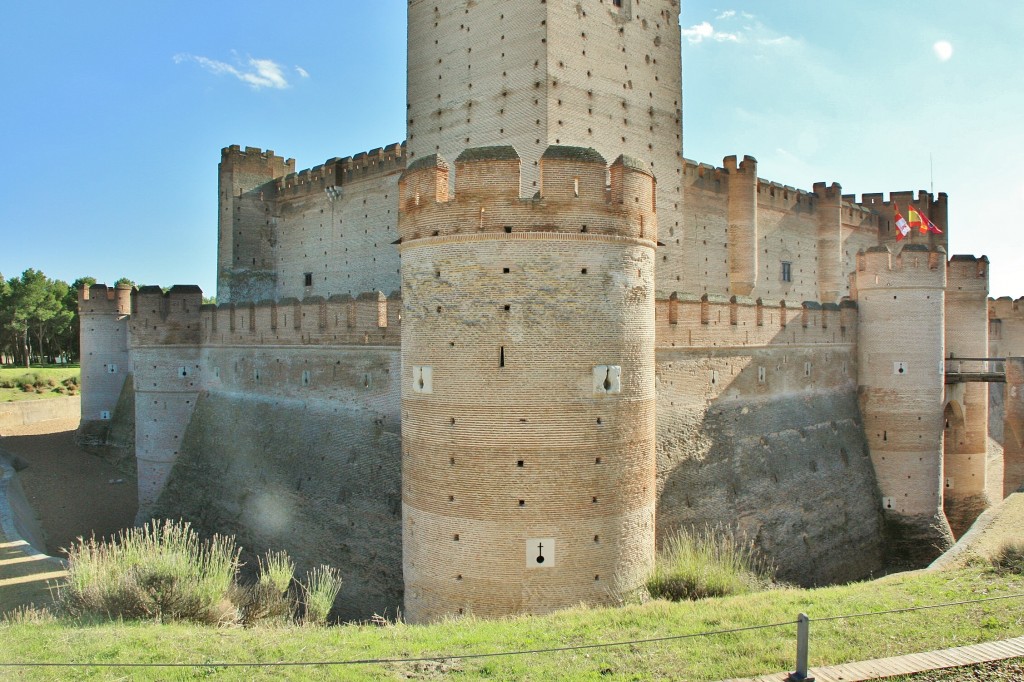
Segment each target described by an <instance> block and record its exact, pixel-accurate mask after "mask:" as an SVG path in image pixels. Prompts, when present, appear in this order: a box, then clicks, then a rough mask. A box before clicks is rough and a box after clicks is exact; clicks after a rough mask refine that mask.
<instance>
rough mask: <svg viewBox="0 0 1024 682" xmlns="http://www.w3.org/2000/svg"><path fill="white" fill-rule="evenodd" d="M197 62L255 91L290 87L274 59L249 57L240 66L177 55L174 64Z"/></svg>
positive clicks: (300, 73)
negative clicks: (235, 79) (232, 77)
mask: <svg viewBox="0 0 1024 682" xmlns="http://www.w3.org/2000/svg"><path fill="white" fill-rule="evenodd" d="M182 62H195V63H196V64H198V65H199V66H201V67H202V68H204V69H206V70H207V71H209V72H210V73H212V74H214V75H215V76H223V75H225V74H226V75H229V76H234V77H235V78H237V79H238V80H240V81H242V82H243V83H246V84H248V85H249V86H250V87H251V88H252V89H253V90H260V89H262V88H272V89H274V90H283V89H285V88H287V87H289V83H288V79H287V78H286V77H285V72H284V68H283V67H282V66H281V65H280V64H278V63H277V62H275V61H274V60H272V59H254V58H252V57H249V58H248V60H246V62H245V63H244V64H242V62H241V60H238V65H237V66H236V65H232V64H228V63H227V62H222V61H218V60H216V59H210V58H209V57H203V56H200V55H192V54H184V53H182V54H176V55H174V63H175V64H181V63H182ZM295 70H296V71H297V72H298V73H299V75H300V76H301V77H302V78H308V77H309V73H308V72H306V70H305V69H303V68H302V67H299V66H297V67H295Z"/></svg>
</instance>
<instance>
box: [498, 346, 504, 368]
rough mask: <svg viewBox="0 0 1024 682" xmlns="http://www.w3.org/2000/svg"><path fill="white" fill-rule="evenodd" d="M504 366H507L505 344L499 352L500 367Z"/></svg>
mask: <svg viewBox="0 0 1024 682" xmlns="http://www.w3.org/2000/svg"><path fill="white" fill-rule="evenodd" d="M504 366H505V346H502V347H501V350H500V351H499V353H498V367H504Z"/></svg>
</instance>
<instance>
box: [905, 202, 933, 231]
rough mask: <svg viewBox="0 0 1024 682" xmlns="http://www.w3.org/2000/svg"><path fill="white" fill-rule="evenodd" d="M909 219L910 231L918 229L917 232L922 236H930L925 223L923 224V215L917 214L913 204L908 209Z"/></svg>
mask: <svg viewBox="0 0 1024 682" xmlns="http://www.w3.org/2000/svg"><path fill="white" fill-rule="evenodd" d="M907 218H908V219H909V222H910V229H914V228H915V227H916V228H917V231H918V232H920V233H921V234H928V228H927V227H926V226H925V224H924V223H923V222H921V214H920V213H918V212H917V209H916V208H914V205H913V204H910V206H909V207H908V208H907Z"/></svg>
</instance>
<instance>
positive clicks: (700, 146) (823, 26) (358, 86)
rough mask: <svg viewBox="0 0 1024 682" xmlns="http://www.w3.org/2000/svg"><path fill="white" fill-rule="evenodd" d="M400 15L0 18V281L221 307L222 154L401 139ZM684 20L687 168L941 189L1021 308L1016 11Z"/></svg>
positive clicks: (792, 5)
mask: <svg viewBox="0 0 1024 682" xmlns="http://www.w3.org/2000/svg"><path fill="white" fill-rule="evenodd" d="M444 1H446V2H449V1H455V0H444ZM559 1H567V0H559ZM405 8H406V3H405V2H404V0H376V1H375V2H372V3H366V2H357V1H356V0H338V1H336V2H332V3H315V4H313V5H307V6H305V7H304V10H303V11H301V12H298V11H293V10H292V9H291V6H289V5H287V4H282V3H280V2H274V3H271V2H262V1H251V0H250V1H246V2H236V1H233V0H222V1H218V2H216V3H211V2H201V3H200V2H191V1H180V0H179V1H177V2H173V3H172V2H145V3H143V2H138V1H137V0H136V1H132V2H128V1H111V2H101V3H80V2H69V1H65V0H53V1H51V2H49V3H8V4H7V5H6V6H5V8H4V18H3V24H2V26H0V59H2V63H3V64H4V65H5V68H4V69H3V70H0V92H3V94H4V97H3V101H4V103H3V105H0V135H2V139H3V147H4V150H5V152H6V155H7V158H8V161H7V163H6V164H4V165H3V167H2V170H0V273H2V274H3V275H4V276H6V277H11V276H15V275H17V274H19V273H20V272H21V271H22V270H24V269H25V268H27V267H35V268H39V269H42V270H43V271H44V272H46V273H47V274H48V275H49V276H51V277H57V278H61V279H65V280H67V281H71V280H73V279H74V278H75V277H78V276H81V275H93V276H95V277H97V278H98V279H99V280H100V281H107V282H113V281H114V280H115V279H117V278H118V277H121V276H127V277H130V278H131V279H134V280H135V281H137V282H139V283H146V284H162V285H170V284H175V283H196V284H199V285H200V286H201V287H202V288H203V290H204V291H206V292H207V293H211V294H212V293H213V291H214V284H215V280H216V238H217V235H216V224H217V223H216V221H217V211H216V191H217V185H216V171H217V162H218V161H219V158H220V149H221V147H224V146H227V145H230V144H240V145H243V146H245V145H250V146H256V147H262V148H270V149H274V150H275V151H276V152H278V153H279V154H281V155H284V156H288V157H294V158H295V159H297V165H298V167H299V168H308V167H310V166H313V165H316V164H318V163H321V162H323V161H324V160H326V159H328V158H331V157H334V156H345V155H349V154H353V153H356V152H359V151H364V150H368V149H371V148H373V147H378V146H383V145H385V144H389V143H391V142H398V141H400V140H402V139H403V138H404V134H405V130H404V115H403V112H404V108H405ZM681 23H682V25H683V30H684V38H683V44H684V49H683V61H684V65H683V72H684V80H683V83H684V85H683V87H684V153H685V155H686V156H687V157H688V158H691V159H695V160H698V161H703V162H707V163H715V164H720V163H721V160H722V157H723V156H726V155H728V154H741V155H742V154H751V155H753V156H756V157H757V159H758V161H759V173H760V175H761V176H762V177H764V178H767V179H770V180H775V181H778V182H782V183H784V184H788V185H794V186H796V187H800V188H809V187H810V186H811V185H812V184H813V183H814V182H816V181H821V180H823V181H827V182H832V181H838V182H840V183H841V184H842V185H843V189H844V191H845V192H847V193H857V194H862V193H864V192H886V193H888V192H889V191H892V190H918V189H929V186H930V184H931V181H932V177H933V176H934V186H935V190H936V191H944V192H947V193H949V195H950V223H951V230H950V233H951V235H950V237H951V250H952V251H953V252H954V253H973V254H976V255H981V254H987V255H988V256H989V257H990V258H991V259H992V261H993V269H992V293H993V295H1012V296H1015V297H1016V296H1021V295H1024V220H1022V218H1021V216H1024V166H1022V165H1021V163H1020V161H1019V158H1018V157H1019V156H1021V152H1022V151H1024V125H1022V124H1021V112H1022V111H1024V49H1022V48H1021V47H1020V36H1021V35H1024V3H1021V2H994V1H993V0H977V1H975V2H971V3H966V2H963V1H962V0H936V1H933V2H924V1H916V0H913V1H909V2H905V1H901V2H899V3H895V2H884V1H882V0H862V1H860V2H851V1H848V0H833V1H832V2H824V1H822V0H779V1H776V2H771V3H768V2H763V1H762V2H752V1H745V2H707V1H704V0H701V1H690V2H687V1H686V0H684V2H683V18H682V22H681Z"/></svg>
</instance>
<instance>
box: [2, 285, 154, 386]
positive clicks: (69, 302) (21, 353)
mask: <svg viewBox="0 0 1024 682" xmlns="http://www.w3.org/2000/svg"><path fill="white" fill-rule="evenodd" d="M95 283H96V278H95V277H79V278H78V279H76V280H75V281H74V282H72V283H71V284H68V283H67V282H64V281H62V280H59V279H50V278H49V277H47V276H46V275H45V274H43V273H42V272H41V271H39V270H34V269H32V268H29V269H28V270H26V271H25V272H23V273H21V277H15V278H12V279H4V276H3V275H2V274H0V365H4V364H13V365H21V366H24V367H31V366H32V364H33V363H36V364H52V363H67V362H77V361H78V359H79V358H78V355H79V348H78V346H79V330H78V327H79V322H78V290H79V289H80V288H81V287H82V286H92V285H93V284H95ZM117 284H128V285H129V286H135V283H134V282H132V281H131V280H130V279H128V278H127V277H122V278H121V279H119V280H117V282H116V283H115V286H117Z"/></svg>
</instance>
